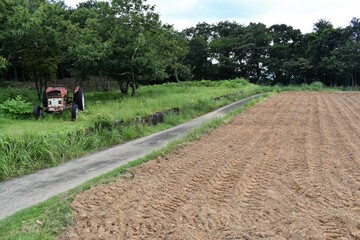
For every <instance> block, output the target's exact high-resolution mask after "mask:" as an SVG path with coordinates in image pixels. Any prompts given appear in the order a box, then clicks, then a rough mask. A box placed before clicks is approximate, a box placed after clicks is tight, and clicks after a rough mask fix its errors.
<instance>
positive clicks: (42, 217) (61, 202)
mask: <svg viewBox="0 0 360 240" xmlns="http://www.w3.org/2000/svg"><path fill="white" fill-rule="evenodd" d="M263 99H264V98H261V99H256V100H253V101H251V102H249V103H247V104H246V105H245V106H243V107H241V108H239V109H236V110H234V111H232V112H231V113H229V114H227V115H226V116H225V117H224V118H217V119H214V120H212V121H209V122H207V123H205V124H203V125H202V126H201V127H200V128H198V129H196V130H195V131H192V132H191V133H189V134H188V135H187V136H186V137H185V138H183V139H181V140H177V141H174V142H172V143H170V144H169V145H167V146H166V147H165V148H163V149H160V150H158V151H155V152H152V153H150V154H149V155H147V156H145V157H143V158H140V159H138V160H136V161H133V162H130V163H128V164H126V165H124V166H122V167H119V168H117V169H115V170H114V171H112V172H110V173H107V174H104V175H102V176H99V177H97V178H94V179H92V180H90V181H88V182H86V183H84V184H82V185H81V186H79V187H76V188H74V189H73V190H70V191H68V192H66V193H63V194H60V195H58V196H55V197H53V198H51V199H49V200H47V201H45V202H43V203H40V204H38V205H36V206H34V207H31V208H28V209H25V210H22V211H20V212H18V213H16V214H14V215H12V216H10V217H7V218H5V219H4V220H2V221H0V233H1V234H0V239H1V240H13V239H14V240H15V239H56V237H57V236H58V235H59V234H61V233H62V232H64V231H65V230H66V228H67V227H69V226H70V225H71V223H72V218H73V215H72V211H71V209H70V204H71V202H72V201H73V199H74V198H75V196H76V195H77V194H79V193H81V192H82V191H85V190H87V189H90V188H92V187H95V186H98V185H101V184H108V183H110V182H113V181H115V180H117V179H119V178H120V177H121V176H122V174H124V173H126V172H128V171H131V168H132V167H135V166H138V165H140V164H143V163H145V162H148V161H150V160H153V159H155V158H157V157H160V156H164V155H166V154H168V153H169V152H171V151H173V150H174V149H176V148H177V147H179V146H182V145H183V144H187V143H188V142H191V141H194V140H195V139H198V138H199V137H201V136H202V135H204V134H206V133H208V132H210V131H211V130H213V129H214V128H216V127H218V126H220V125H222V124H224V123H226V122H228V121H229V120H230V119H231V118H232V117H234V116H235V115H237V114H239V113H240V112H242V111H244V109H246V108H248V107H250V106H253V105H254V104H256V103H258V102H260V101H262V100H263Z"/></svg>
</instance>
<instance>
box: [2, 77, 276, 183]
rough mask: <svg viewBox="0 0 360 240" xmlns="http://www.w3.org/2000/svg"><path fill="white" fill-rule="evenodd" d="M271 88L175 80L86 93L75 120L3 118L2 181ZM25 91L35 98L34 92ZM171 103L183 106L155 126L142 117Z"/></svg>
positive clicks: (237, 82)
mask: <svg viewBox="0 0 360 240" xmlns="http://www.w3.org/2000/svg"><path fill="white" fill-rule="evenodd" d="M270 90H271V88H269V87H261V86H258V85H254V84H250V83H248V82H247V81H245V80H242V79H238V80H232V81H216V82H211V81H199V82H182V83H180V84H174V83H171V84H163V85H155V86H144V87H141V88H140V89H139V91H138V97H136V98H132V97H130V96H122V95H120V93H119V92H90V93H87V94H86V105H87V108H86V111H84V112H83V113H81V114H80V117H79V120H78V121H76V122H71V121H70V120H69V118H70V117H69V114H68V113H63V114H62V115H47V116H45V118H43V119H41V120H38V121H35V120H34V119H32V118H30V119H25V120H14V119H6V118H4V117H0V131H1V135H0V147H1V150H0V180H5V179H9V178H12V177H15V176H19V175H24V174H28V173H31V172H34V171H36V170H39V169H42V168H47V167H53V166H56V165H59V164H61V163H63V162H65V161H68V160H70V159H73V158H76V157H79V156H82V155H84V154H87V153H90V152H93V151H97V150H99V149H104V148H106V147H109V146H112V145H114V144H118V143H123V142H125V141H129V140H132V139H135V138H139V137H142V136H146V135H149V134H152V133H155V132H159V131H161V130H164V129H167V128H170V127H172V126H175V125H178V124H180V123H183V122H185V121H188V120H190V119H192V118H194V117H197V116H199V115H202V114H204V113H206V112H209V111H211V110H214V109H216V108H219V107H221V106H224V105H226V104H228V103H231V102H233V101H236V100H239V99H242V98H245V97H248V96H251V95H253V94H256V93H260V92H265V91H270ZM12 94H13V95H15V93H12ZM24 96H25V97H24V98H29V99H31V95H30V94H29V93H26V94H25V95H24ZM171 108H177V109H179V111H178V113H177V114H172V113H169V114H167V115H166V116H165V118H164V121H163V122H162V123H160V124H157V125H155V126H154V125H151V124H150V125H149V124H145V123H144V122H141V121H138V119H143V118H145V117H146V116H149V115H150V114H152V113H154V112H158V111H162V110H166V109H171ZM119 123H121V124H119Z"/></svg>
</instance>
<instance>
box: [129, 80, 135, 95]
mask: <svg viewBox="0 0 360 240" xmlns="http://www.w3.org/2000/svg"><path fill="white" fill-rule="evenodd" d="M130 87H131V96H132V97H136V83H135V81H133V82H131V83H130Z"/></svg>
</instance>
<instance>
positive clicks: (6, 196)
mask: <svg viewBox="0 0 360 240" xmlns="http://www.w3.org/2000/svg"><path fill="white" fill-rule="evenodd" d="M260 96H261V94H258V95H254V96H252V97H249V98H246V99H244V100H241V101H238V102H235V103H232V104H230V105H227V106H225V107H222V108H220V109H218V110H216V111H213V112H211V113H208V114H205V115H203V116H201V117H198V118H195V119H193V120H191V121H189V122H187V123H184V124H181V125H179V126H176V127H173V128H170V129H168V130H165V131H162V132H159V133H155V134H152V135H150V136H147V137H143V138H140V139H136V140H134V141H131V142H127V143H124V144H120V145H117V146H115V147H112V148H109V149H106V150H103V151H99V152H96V153H93V154H90V155H87V156H84V157H81V158H78V159H75V160H73V161H70V162H67V163H64V164H62V165H60V166H58V167H54V168H48V169H44V170H41V171H38V172H36V173H33V174H30V175H26V176H22V177H19V178H16V179H12V180H9V181H5V182H0V219H3V218H5V217H6V216H10V215H11V214H14V213H15V212H17V211H19V210H21V209H24V208H27V207H30V206H32V205H35V204H37V203H40V202H42V201H44V200H47V199H49V198H51V197H53V196H55V195H57V194H59V193H62V192H65V191H67V190H70V189H71V188H74V187H76V186H78V185H80V184H82V183H84V182H85V181H87V180H89V179H92V178H94V177H97V176H99V175H101V174H104V173H106V172H109V171H111V170H113V169H115V168H117V167H119V166H122V165H124V164H126V163H128V162H131V161H134V160H136V159H139V158H141V157H143V156H145V155H146V154H148V153H150V152H152V151H154V150H157V149H160V148H162V147H164V146H166V145H167V144H168V143H170V142H172V141H174V140H176V139H180V138H182V137H184V136H185V135H186V134H187V133H188V132H190V131H191V130H193V129H195V128H197V127H199V126H200V125H201V124H203V123H204V122H206V121H209V120H211V119H214V118H216V117H223V116H224V115H225V114H226V113H228V112H229V111H231V110H233V109H235V108H238V107H240V106H242V105H244V104H245V103H246V102H248V101H250V100H252V99H255V98H258V97H260Z"/></svg>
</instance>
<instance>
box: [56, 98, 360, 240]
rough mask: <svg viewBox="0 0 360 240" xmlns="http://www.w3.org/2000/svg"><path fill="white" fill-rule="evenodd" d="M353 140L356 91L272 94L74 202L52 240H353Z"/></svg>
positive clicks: (358, 110)
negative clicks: (66, 223)
mask: <svg viewBox="0 0 360 240" xmlns="http://www.w3.org/2000/svg"><path fill="white" fill-rule="evenodd" d="M359 140H360V94H359V93H285V94H280V95H277V96H274V97H272V98H270V99H268V100H267V101H266V102H264V103H262V104H259V105H257V106H255V107H253V108H251V109H249V110H247V111H246V112H245V113H243V114H241V115H239V116H238V117H235V118H234V119H233V120H232V121H231V122H230V123H229V124H226V125H224V126H222V127H220V128H218V129H216V130H215V131H213V132H212V133H210V134H208V135H206V136H204V137H202V138H201V139H200V140H198V141H195V142H193V143H191V144H188V145H186V146H183V147H181V148H179V149H177V150H176V151H174V152H173V153H171V154H169V155H168V156H166V157H161V158H158V159H156V160H154V161H151V162H148V163H147V164H144V165H142V166H139V167H136V168H134V169H132V174H133V175H132V174H127V178H123V179H121V180H119V181H117V182H115V183H113V184H111V185H108V186H100V187H97V188H94V189H91V190H88V191H86V192H84V193H83V194H81V195H78V196H77V197H76V199H75V201H74V202H73V203H72V208H73V209H74V211H75V212H76V218H75V222H74V225H73V226H72V227H71V228H70V229H69V230H68V232H66V233H64V234H63V235H62V236H61V238H63V239H68V238H69V239H228V240H230V239H260V238H261V239H262V238H265V239H360V141H359ZM132 176H133V177H132Z"/></svg>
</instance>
